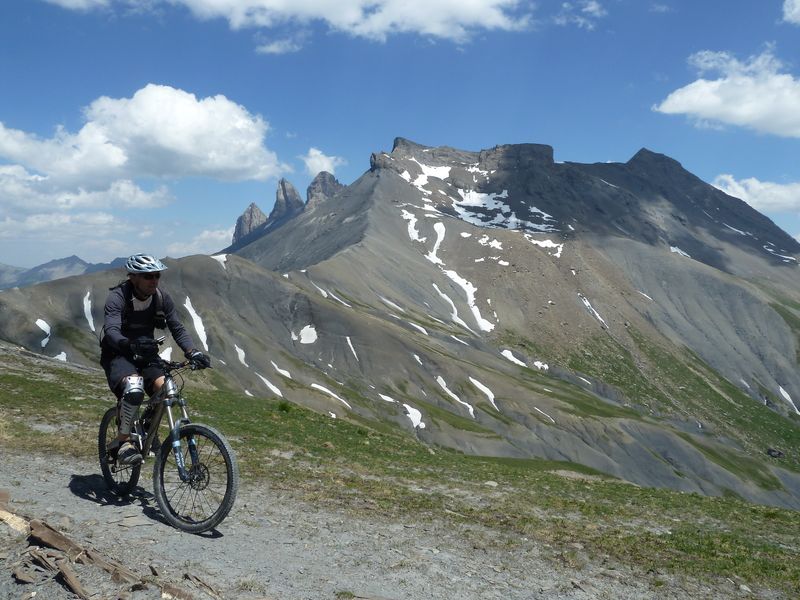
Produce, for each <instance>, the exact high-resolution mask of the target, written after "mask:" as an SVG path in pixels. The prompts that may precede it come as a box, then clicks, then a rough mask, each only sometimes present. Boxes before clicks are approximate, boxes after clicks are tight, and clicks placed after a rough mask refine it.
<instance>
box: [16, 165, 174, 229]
mask: <svg viewBox="0 0 800 600" xmlns="http://www.w3.org/2000/svg"><path fill="white" fill-rule="evenodd" d="M0 200H2V203H0V218H2V217H5V216H9V215H15V216H16V215H26V214H33V213H37V212H45V213H49V212H52V211H54V210H57V211H61V212H68V211H70V210H88V209H93V210H100V209H103V210H107V209H111V208H115V209H120V208H122V209H127V208H156V207H160V206H165V205H166V204H169V203H170V202H171V201H172V200H173V198H172V196H171V194H170V193H169V191H168V190H167V188H166V187H165V186H159V187H158V188H157V189H155V190H154V191H152V192H148V191H145V190H143V189H142V188H140V187H139V186H138V185H136V184H135V183H134V182H132V181H131V180H129V179H119V180H117V181H113V182H111V183H110V184H109V185H108V186H106V187H104V188H101V189H96V190H86V189H83V188H81V187H77V188H66V187H59V186H54V185H53V183H52V181H51V180H50V179H49V178H48V177H44V176H42V175H35V174H33V173H30V172H29V171H27V170H26V169H25V168H24V167H22V166H20V165H0Z"/></svg>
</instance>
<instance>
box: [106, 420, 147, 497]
mask: <svg viewBox="0 0 800 600" xmlns="http://www.w3.org/2000/svg"><path fill="white" fill-rule="evenodd" d="M116 438H117V409H116V408H109V409H108V410H107V411H106V414H104V415H103V420H102V421H100V431H99V433H98V435H97V450H98V453H99V455H100V471H101V472H102V473H103V479H104V480H105V482H106V485H107V486H108V489H109V490H111V493H112V494H114V495H115V496H127V495H128V494H130V493H131V492H132V491H133V488H135V487H136V483H137V482H138V481H139V473H140V472H141V470H142V465H141V464H138V465H117V457H116V456H111V455H109V453H108V451H107V450H106V449H107V448H108V445H109V444H110V443H111V442H113V441H114V440H115V439H116Z"/></svg>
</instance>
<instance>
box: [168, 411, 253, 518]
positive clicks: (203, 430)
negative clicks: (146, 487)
mask: <svg viewBox="0 0 800 600" xmlns="http://www.w3.org/2000/svg"><path fill="white" fill-rule="evenodd" d="M179 441H180V447H179V448H178V450H177V452H178V453H179V457H180V458H176V451H175V450H174V449H173V445H172V442H171V439H170V438H169V437H168V438H167V439H166V440H164V443H163V444H161V450H160V451H159V455H158V457H157V458H156V462H155V465H154V466H153V491H154V492H155V496H156V502H158V507H159V509H161V514H162V515H163V516H164V518H165V519H166V520H167V521H168V522H169V524H170V525H172V526H173V527H177V528H178V529H181V530H183V531H188V532H190V533H202V532H203V531H208V530H209V529H213V528H214V527H216V526H217V525H219V524H220V523H221V522H222V520H223V519H224V518H225V517H226V516H228V513H229V512H230V510H231V508H232V507H233V503H234V501H235V500H236V492H237V491H238V489H239V467H238V466H237V463H236V455H235V454H234V453H233V449H232V448H231V447H230V445H229V444H228V442H227V441H226V440H225V438H223V437H222V435H220V433H219V432H217V431H216V430H215V429H213V428H212V427H207V426H206V425H199V424H196V423H192V424H189V425H184V426H183V427H181V428H180V434H179ZM179 461H180V462H182V463H183V465H184V477H183V478H182V477H181V473H180V469H179Z"/></svg>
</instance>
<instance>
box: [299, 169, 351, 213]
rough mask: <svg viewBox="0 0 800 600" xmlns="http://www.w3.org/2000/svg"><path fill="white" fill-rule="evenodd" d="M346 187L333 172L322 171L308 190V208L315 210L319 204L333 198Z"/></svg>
mask: <svg viewBox="0 0 800 600" xmlns="http://www.w3.org/2000/svg"><path fill="white" fill-rule="evenodd" d="M344 187H345V186H344V185H342V184H341V183H339V181H338V180H337V179H336V177H334V176H333V175H332V174H331V173H328V172H327V171H321V172H320V173H318V174H317V176H316V177H314V180H313V181H312V182H311V184H310V185H309V186H308V190H306V208H307V209H308V210H313V209H314V208H315V207H316V206H317V205H319V204H321V203H322V202H325V201H326V200H330V199H331V198H333V197H334V196H335V195H336V194H338V193H339V192H340V191H341V190H342V189H344Z"/></svg>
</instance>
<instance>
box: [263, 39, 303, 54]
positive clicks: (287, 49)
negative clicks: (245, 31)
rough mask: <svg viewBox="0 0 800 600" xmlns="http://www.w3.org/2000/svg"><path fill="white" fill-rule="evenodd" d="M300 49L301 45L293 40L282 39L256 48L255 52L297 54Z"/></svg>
mask: <svg viewBox="0 0 800 600" xmlns="http://www.w3.org/2000/svg"><path fill="white" fill-rule="evenodd" d="M302 49H303V44H302V43H300V42H298V41H296V40H293V39H284V40H276V41H274V42H269V43H266V44H261V45H260V46H258V47H257V48H256V52H258V53H259V54H290V53H292V52H299V51H300V50H302Z"/></svg>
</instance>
